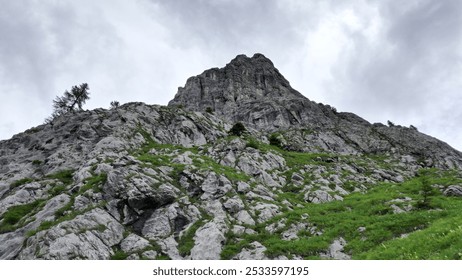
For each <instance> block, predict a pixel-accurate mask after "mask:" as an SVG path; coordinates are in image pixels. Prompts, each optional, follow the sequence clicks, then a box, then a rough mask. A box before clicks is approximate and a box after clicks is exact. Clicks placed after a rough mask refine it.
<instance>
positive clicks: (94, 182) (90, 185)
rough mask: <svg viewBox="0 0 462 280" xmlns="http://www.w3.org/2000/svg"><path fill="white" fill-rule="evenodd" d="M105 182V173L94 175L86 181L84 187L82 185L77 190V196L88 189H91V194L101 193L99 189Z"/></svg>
mask: <svg viewBox="0 0 462 280" xmlns="http://www.w3.org/2000/svg"><path fill="white" fill-rule="evenodd" d="M106 181H107V174H106V173H101V174H99V175H94V176H93V177H90V178H88V179H86V182H85V185H83V186H82V187H81V188H80V190H79V194H82V193H84V192H86V191H88V190H90V189H92V190H93V192H95V193H98V192H102V188H101V187H102V185H104V184H105V183H106Z"/></svg>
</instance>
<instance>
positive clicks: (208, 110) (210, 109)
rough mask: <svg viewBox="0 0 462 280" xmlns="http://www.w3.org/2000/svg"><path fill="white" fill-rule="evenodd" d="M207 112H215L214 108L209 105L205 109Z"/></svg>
mask: <svg viewBox="0 0 462 280" xmlns="http://www.w3.org/2000/svg"><path fill="white" fill-rule="evenodd" d="M205 112H207V113H209V114H213V109H212V107H207V108H206V109H205Z"/></svg>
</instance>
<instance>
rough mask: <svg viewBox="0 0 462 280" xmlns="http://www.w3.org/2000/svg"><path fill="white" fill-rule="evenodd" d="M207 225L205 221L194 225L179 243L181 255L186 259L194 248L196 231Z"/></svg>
mask: <svg viewBox="0 0 462 280" xmlns="http://www.w3.org/2000/svg"><path fill="white" fill-rule="evenodd" d="M204 223H205V221H204V220H199V221H197V222H195V223H194V224H192V225H191V226H190V227H189V228H188V230H187V231H186V233H184V235H183V236H182V237H181V238H180V240H179V241H178V251H179V252H180V255H181V256H183V257H185V256H187V255H189V254H190V253H191V249H192V248H193V247H194V235H195V234H196V231H197V230H198V229H199V228H200V227H201V226H203V225H204Z"/></svg>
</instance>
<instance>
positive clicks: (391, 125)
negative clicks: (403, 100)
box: [387, 121, 395, 127]
mask: <svg viewBox="0 0 462 280" xmlns="http://www.w3.org/2000/svg"><path fill="white" fill-rule="evenodd" d="M387 123H388V126H389V127H394V126H395V124H394V123H393V122H392V121H387Z"/></svg>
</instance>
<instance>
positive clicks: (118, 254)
mask: <svg viewBox="0 0 462 280" xmlns="http://www.w3.org/2000/svg"><path fill="white" fill-rule="evenodd" d="M128 256H129V255H128V254H127V253H125V252H124V251H122V250H117V251H116V252H115V253H114V255H112V256H111V260H126V259H127V258H128Z"/></svg>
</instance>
